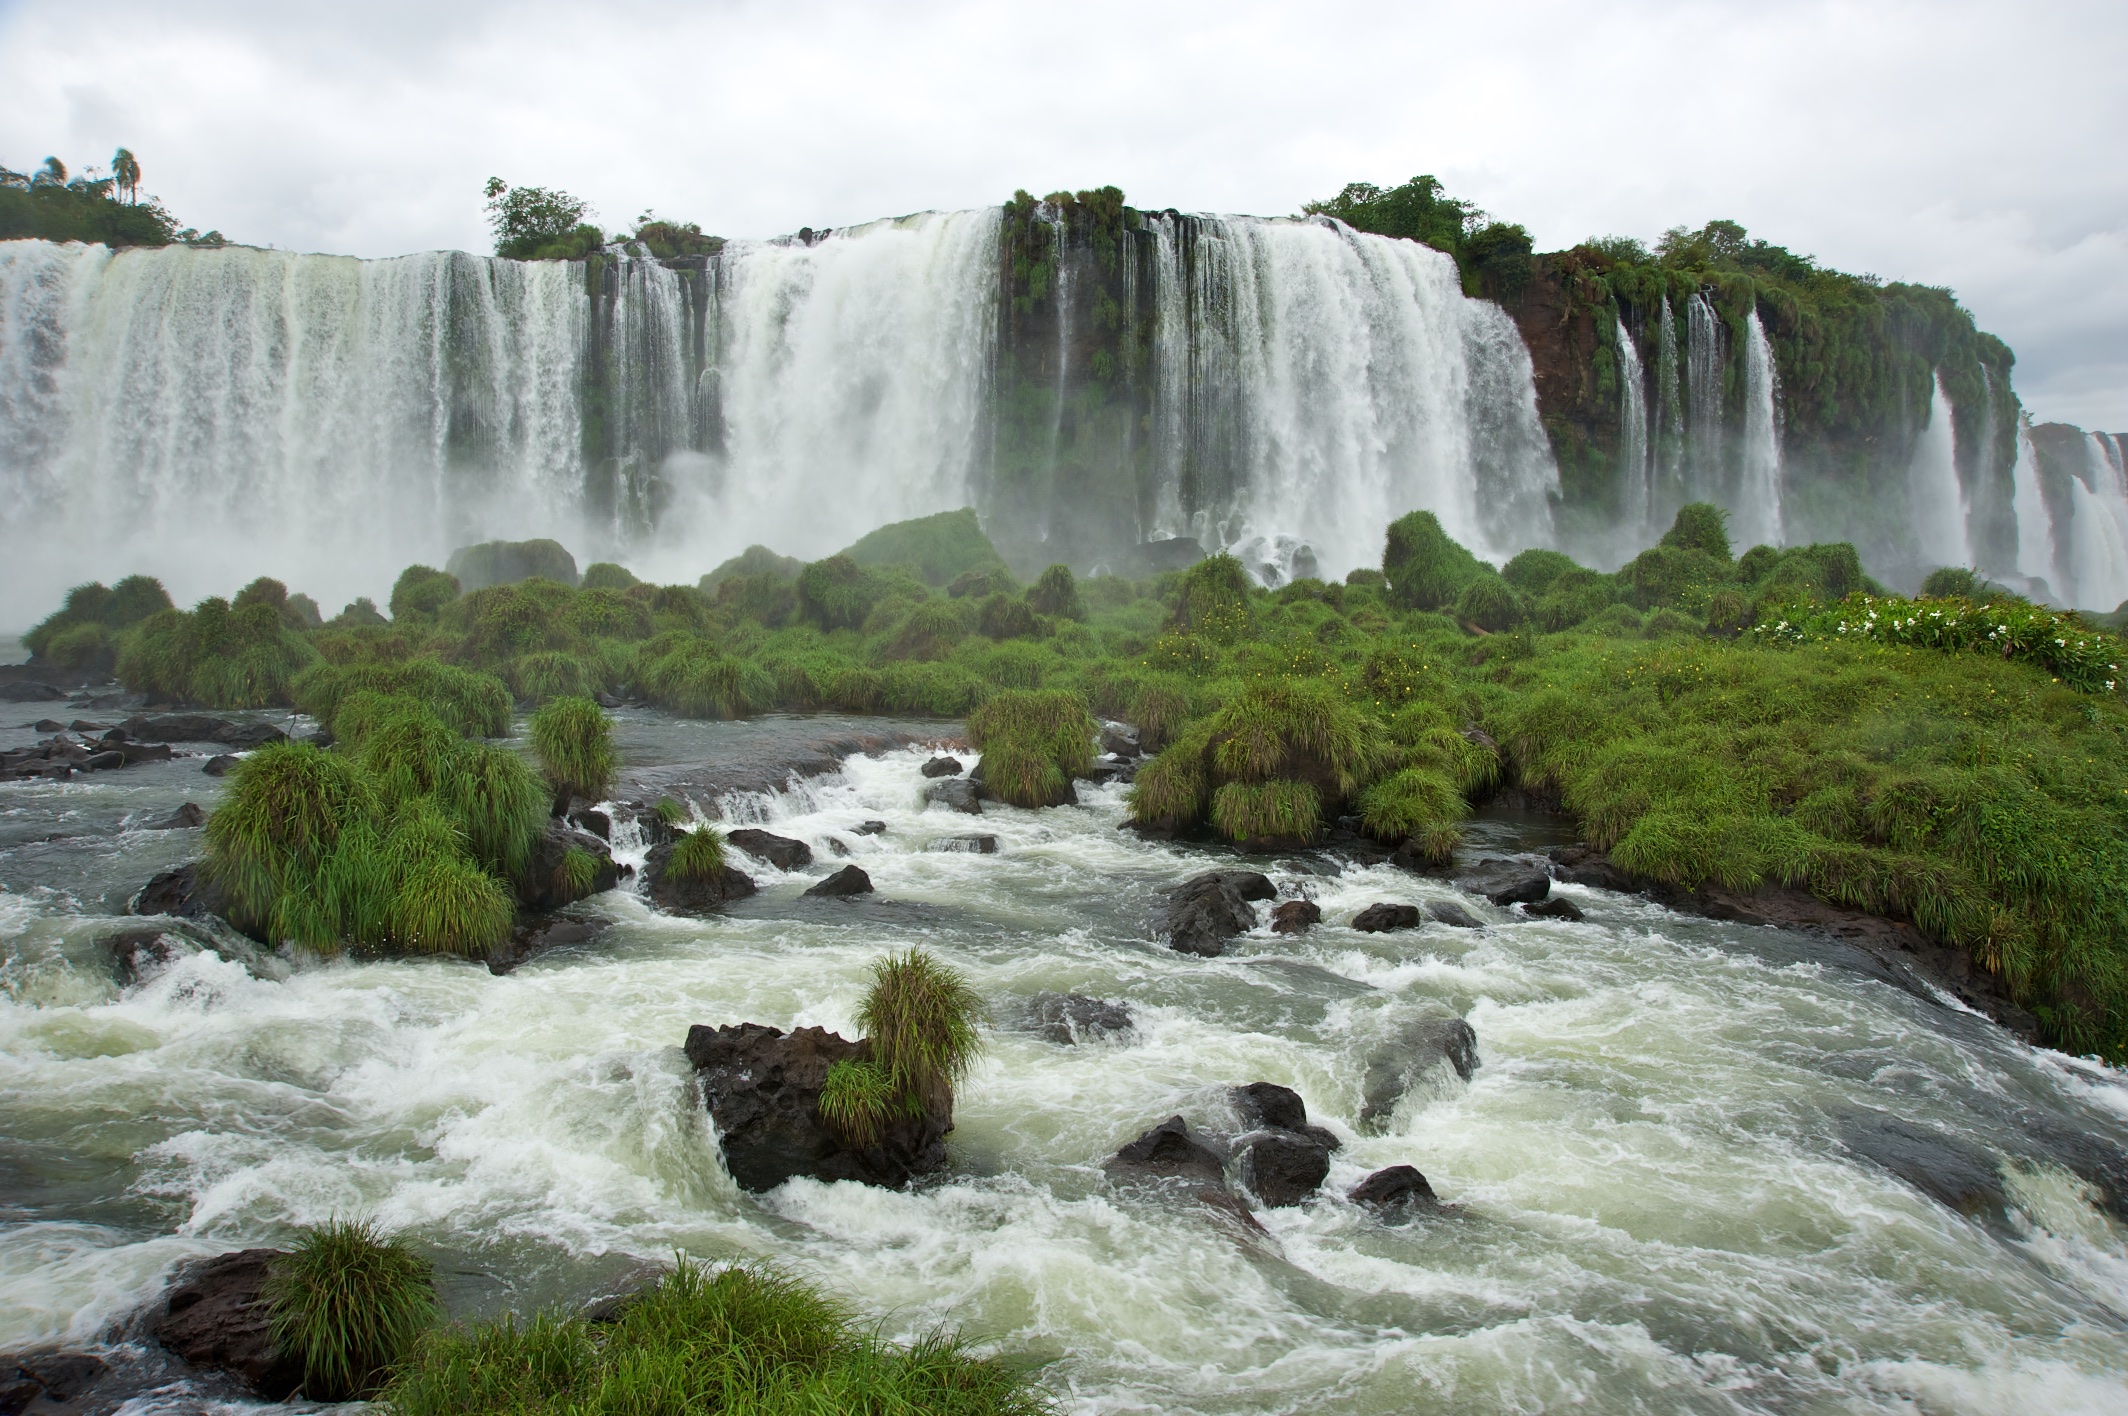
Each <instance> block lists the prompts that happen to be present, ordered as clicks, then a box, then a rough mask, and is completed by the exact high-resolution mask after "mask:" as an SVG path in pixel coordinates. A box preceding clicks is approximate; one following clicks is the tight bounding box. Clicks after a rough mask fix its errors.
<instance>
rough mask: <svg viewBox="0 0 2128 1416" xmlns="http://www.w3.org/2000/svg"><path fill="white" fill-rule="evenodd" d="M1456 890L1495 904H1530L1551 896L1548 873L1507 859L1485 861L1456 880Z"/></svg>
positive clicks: (1550, 882)
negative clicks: (1480, 896) (1483, 898)
mask: <svg viewBox="0 0 2128 1416" xmlns="http://www.w3.org/2000/svg"><path fill="white" fill-rule="evenodd" d="M1456 888H1457V889H1458V890H1463V891H1466V892H1468V893H1469V894H1473V895H1482V896H1483V897H1485V899H1487V900H1489V901H1490V902H1492V903H1493V904H1496V905H1533V904H1535V903H1537V902H1538V901H1539V900H1541V899H1543V898H1544V897H1545V896H1546V895H1549V894H1551V893H1552V877H1551V875H1550V873H1549V872H1547V871H1545V870H1543V869H1541V868H1539V867H1537V866H1534V865H1526V864H1522V863H1520V862H1517V861H1511V860H1488V861H1482V862H1480V863H1479V865H1478V867H1477V868H1476V869H1474V870H1471V871H1469V872H1467V873H1465V874H1463V875H1459V876H1457V877H1456Z"/></svg>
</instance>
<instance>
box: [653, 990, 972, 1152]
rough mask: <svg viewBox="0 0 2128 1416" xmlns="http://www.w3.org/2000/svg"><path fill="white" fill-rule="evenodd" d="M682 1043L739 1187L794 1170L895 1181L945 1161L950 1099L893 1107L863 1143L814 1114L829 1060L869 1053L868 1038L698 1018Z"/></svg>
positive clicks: (857, 1059) (864, 1057)
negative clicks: (941, 1105)
mask: <svg viewBox="0 0 2128 1416" xmlns="http://www.w3.org/2000/svg"><path fill="white" fill-rule="evenodd" d="M686 1052H687V1060H688V1061H689V1062H691V1063H693V1064H694V1068H695V1077H696V1080H697V1081H698V1082H699V1083H700V1084H701V1087H702V1095H703V1099H704V1100H705V1101H706V1102H707V1103H708V1106H709V1114H710V1116H711V1117H712V1118H713V1119H714V1120H715V1121H716V1123H717V1141H718V1144H719V1146H720V1147H721V1148H722V1150H723V1152H724V1164H725V1168H726V1169H728V1170H729V1171H730V1172H731V1176H732V1179H733V1180H734V1181H736V1182H737V1183H738V1185H739V1186H740V1188H741V1189H746V1190H757V1191H758V1190H773V1189H775V1188H776V1187H777V1186H778V1185H781V1184H782V1183H783V1182H784V1181H786V1180H788V1179H790V1178H791V1177H792V1176H794V1175H809V1176H811V1177H812V1178H814V1179H815V1180H860V1181H863V1182H864V1183H866V1184H868V1185H884V1186H890V1187H898V1186H902V1185H906V1184H908V1183H909V1182H910V1181H911V1180H913V1179H915V1178H917V1177H918V1176H921V1175H927V1174H930V1173H931V1172H932V1171H935V1170H937V1169H939V1168H940V1167H941V1166H943V1165H944V1164H945V1163H946V1133H947V1131H949V1130H951V1129H952V1125H953V1121H952V1114H951V1109H950V1106H949V1108H948V1109H947V1112H946V1114H945V1115H935V1114H932V1113H930V1112H928V1111H923V1112H919V1113H918V1114H915V1115H909V1114H906V1113H903V1112H901V1111H899V1110H897V1111H895V1112H893V1113H892V1114H890V1115H889V1116H887V1117H886V1118H885V1119H884V1124H883V1125H882V1126H881V1128H880V1133H879V1135H878V1137H877V1140H876V1143H875V1144H873V1145H869V1146H861V1147H856V1146H851V1145H849V1144H848V1143H846V1141H845V1140H844V1138H843V1137H842V1136H841V1135H839V1134H838V1133H837V1132H836V1130H835V1129H834V1128H833V1127H832V1126H831V1125H830V1124H829V1123H828V1121H827V1120H826V1119H825V1118H824V1117H823V1116H822V1115H821V1108H820V1094H821V1089H822V1087H823V1086H824V1085H825V1084H826V1082H827V1078H828V1072H829V1070H830V1069H831V1068H833V1067H834V1066H835V1065H836V1064H837V1063H856V1064H870V1063H872V1062H873V1060H874V1058H873V1047H872V1044H871V1042H870V1040H869V1039H867V1040H861V1041H858V1042H851V1041H849V1040H848V1039H847V1038H844V1037H840V1036H838V1035H837V1034H835V1033H831V1032H829V1031H827V1030H826V1029H825V1028H799V1029H797V1030H796V1031H795V1032H789V1033H786V1032H783V1031H781V1030H779V1029H776V1028H772V1027H766V1026H764V1025H762V1024H760V1023H740V1024H737V1025H735V1026H730V1027H720V1028H711V1027H704V1026H701V1025H700V1024H697V1025H696V1026H694V1027H692V1028H689V1029H688V1030H687V1043H686Z"/></svg>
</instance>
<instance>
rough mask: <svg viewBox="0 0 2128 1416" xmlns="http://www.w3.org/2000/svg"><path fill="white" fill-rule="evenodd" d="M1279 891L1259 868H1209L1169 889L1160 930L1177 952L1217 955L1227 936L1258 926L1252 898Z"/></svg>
mask: <svg viewBox="0 0 2128 1416" xmlns="http://www.w3.org/2000/svg"><path fill="white" fill-rule="evenodd" d="M1277 897H1278V890H1277V888H1276V887H1274V886H1273V885H1272V884H1271V881H1270V879H1269V877H1267V876H1265V875H1263V874H1261V873H1259V872H1257V871H1254V870H1207V871H1205V872H1204V873H1203V874H1202V875H1193V876H1191V877H1190V878H1189V879H1187V880H1185V881H1183V882H1182V883H1181V884H1180V885H1177V886H1176V887H1175V888H1174V889H1172V890H1170V891H1168V892H1167V897H1166V899H1165V900H1164V901H1163V903H1162V906H1161V910H1160V918H1159V922H1158V928H1159V932H1160V933H1161V935H1162V936H1164V937H1165V938H1166V940H1167V946H1168V947H1169V948H1170V949H1173V950H1174V951H1175V952H1177V953H1179V954H1196V955H1199V956H1200V957H1203V958H1207V959H1211V958H1217V957H1218V956H1219V955H1220V954H1222V953H1224V952H1225V950H1226V946H1227V941H1228V940H1229V939H1232V938H1234V937H1235V936H1236V935H1239V934H1246V933H1248V932H1249V931H1250V930H1252V929H1254V928H1255V927H1256V911H1255V909H1254V908H1252V906H1251V904H1250V902H1251V901H1253V900H1272V899H1276V898H1277Z"/></svg>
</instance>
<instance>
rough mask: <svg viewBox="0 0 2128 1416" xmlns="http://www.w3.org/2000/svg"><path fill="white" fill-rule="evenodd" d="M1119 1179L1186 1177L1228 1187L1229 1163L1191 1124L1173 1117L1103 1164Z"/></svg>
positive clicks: (1199, 1182)
mask: <svg viewBox="0 0 2128 1416" xmlns="http://www.w3.org/2000/svg"><path fill="white" fill-rule="evenodd" d="M1102 1168H1103V1169H1105V1170H1106V1171H1107V1172H1108V1173H1109V1174H1110V1175H1111V1176H1112V1177H1114V1178H1116V1179H1119V1180H1184V1181H1190V1182H1193V1183H1195V1184H1198V1185H1204V1186H1210V1187H1214V1188H1216V1189H1218V1190H1220V1191H1221V1192H1222V1193H1223V1192H1224V1191H1225V1189H1226V1183H1227V1172H1226V1162H1225V1161H1224V1160H1223V1159H1222V1158H1221V1157H1220V1155H1219V1152H1217V1151H1215V1150H1213V1149H1212V1148H1211V1147H1210V1146H1207V1145H1206V1144H1205V1143H1204V1142H1203V1141H1201V1140H1199V1139H1198V1138H1197V1137H1196V1136H1194V1135H1192V1134H1190V1123H1189V1122H1187V1121H1185V1120H1183V1119H1182V1118H1181V1117H1180V1116H1170V1117H1168V1118H1167V1120H1165V1121H1163V1122H1161V1123H1160V1124H1159V1125H1157V1126H1155V1127H1153V1129H1152V1130H1150V1131H1147V1132H1146V1133H1145V1134H1144V1135H1142V1136H1140V1137H1138V1139H1137V1140H1135V1141H1132V1142H1130V1143H1129V1144H1128V1145H1125V1146H1123V1147H1122V1148H1121V1149H1119V1150H1118V1151H1117V1152H1116V1153H1115V1155H1113V1156H1111V1157H1110V1158H1109V1160H1108V1162H1107V1164H1106V1165H1104V1166H1103V1167H1102Z"/></svg>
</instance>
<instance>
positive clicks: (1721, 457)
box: [1685, 295, 1728, 501]
mask: <svg viewBox="0 0 2128 1416" xmlns="http://www.w3.org/2000/svg"><path fill="white" fill-rule="evenodd" d="M1723 363H1724V360H1723V357H1722V323H1721V321H1720V320H1718V319H1716V318H1715V316H1714V306H1713V305H1711V304H1709V303H1708V302H1707V297H1706V296H1704V295H1694V296H1693V297H1692V298H1691V299H1689V300H1687V301H1686V302H1685V400H1686V401H1685V490H1686V494H1687V496H1688V497H1689V498H1690V499H1691V500H1694V501H1709V500H1717V499H1719V495H1720V490H1721V485H1722V482H1723V481H1724V480H1725V479H1724V477H1723V475H1722V469H1723V466H1724V464H1725V463H1726V462H1727V461H1728V458H1727V452H1728V445H1727V439H1726V438H1725V437H1724V436H1723V432H1722V366H1723Z"/></svg>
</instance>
